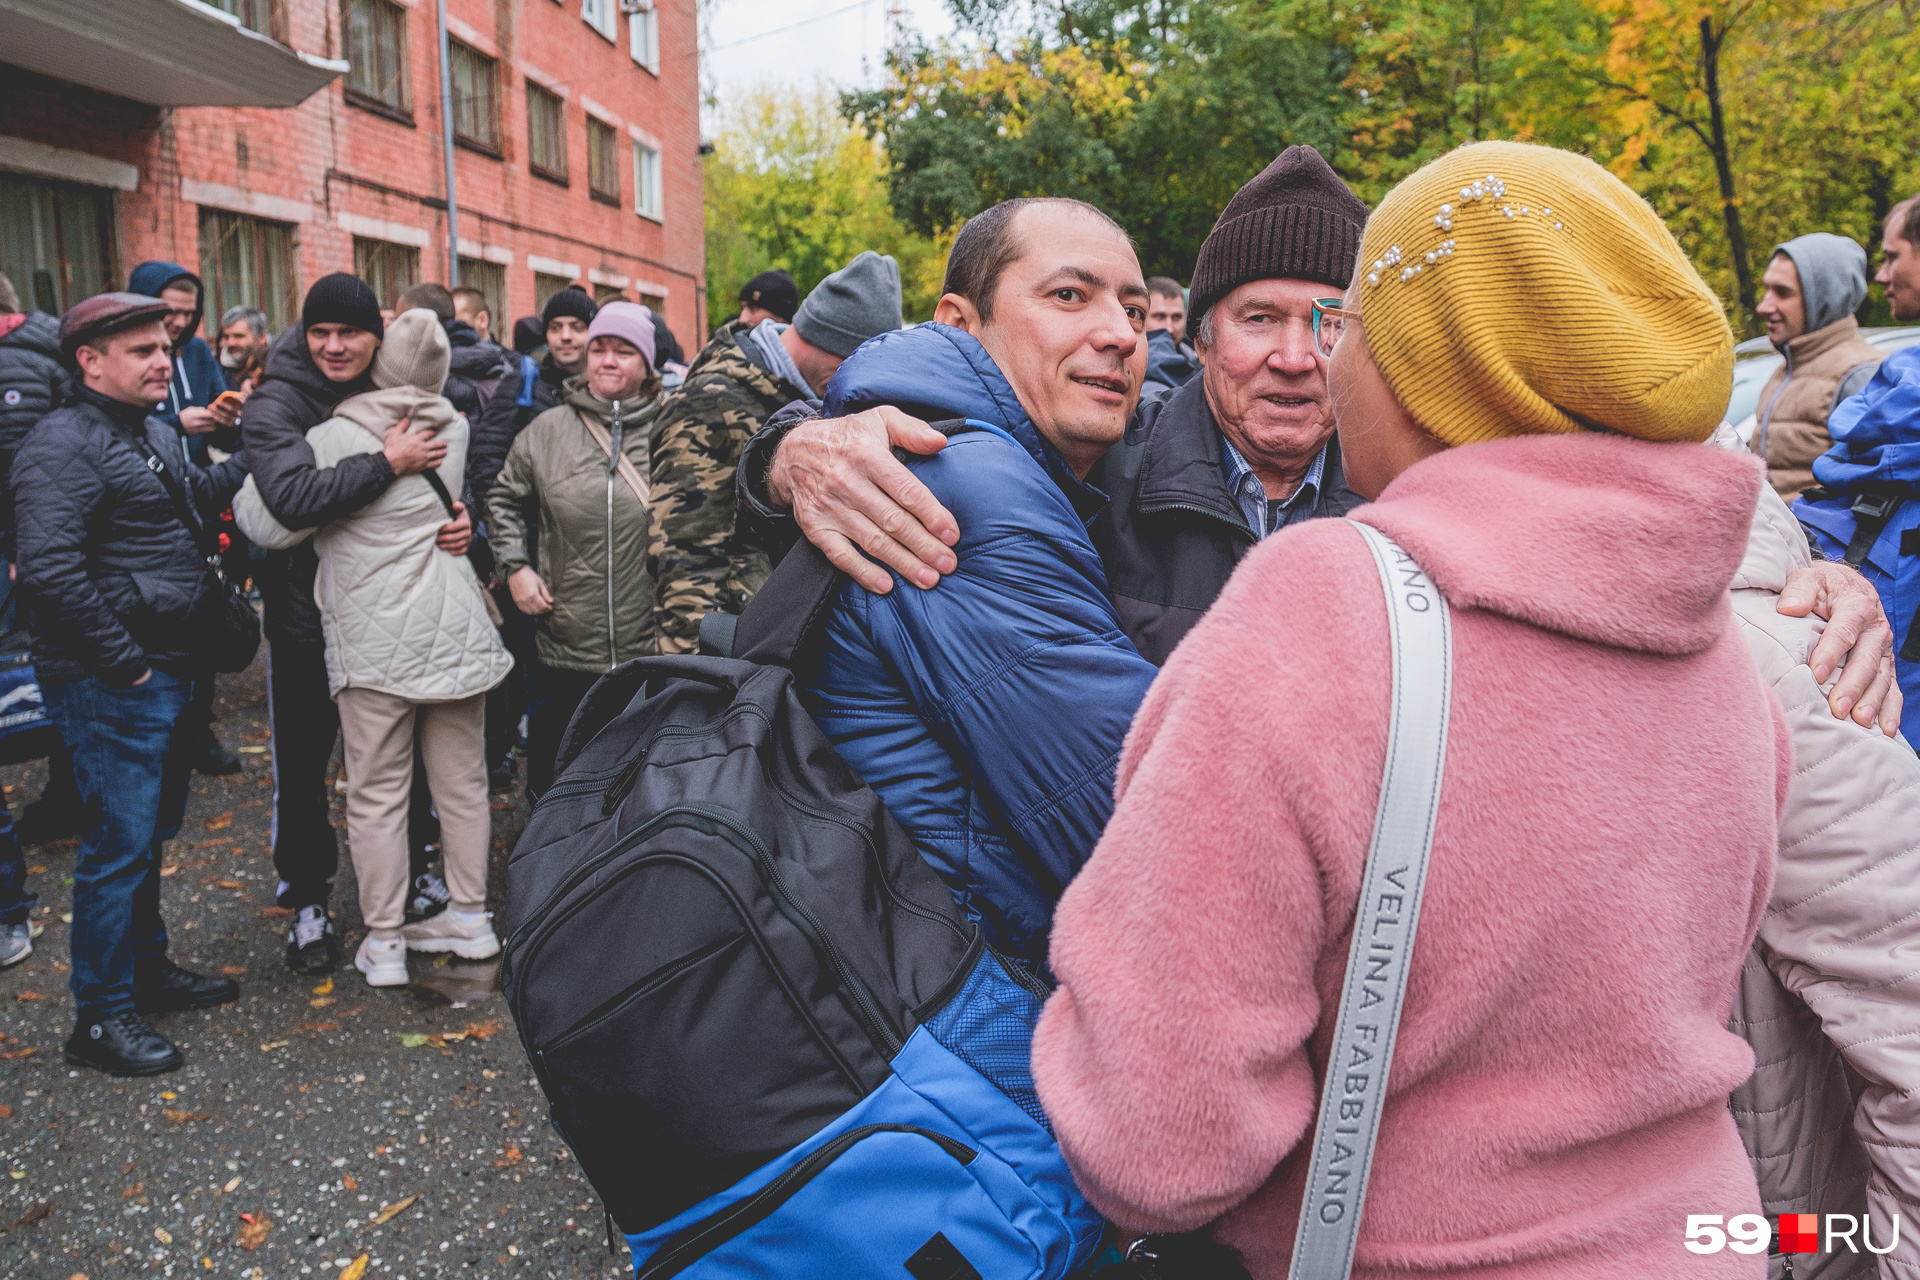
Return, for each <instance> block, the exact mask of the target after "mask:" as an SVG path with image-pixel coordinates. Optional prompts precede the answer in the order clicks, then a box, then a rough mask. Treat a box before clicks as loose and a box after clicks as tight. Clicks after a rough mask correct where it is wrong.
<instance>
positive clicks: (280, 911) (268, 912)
mask: <svg viewBox="0 0 1920 1280" xmlns="http://www.w3.org/2000/svg"><path fill="white" fill-rule="evenodd" d="M260 914H261V915H263V916H290V915H292V914H293V908H292V907H262V908H260Z"/></svg>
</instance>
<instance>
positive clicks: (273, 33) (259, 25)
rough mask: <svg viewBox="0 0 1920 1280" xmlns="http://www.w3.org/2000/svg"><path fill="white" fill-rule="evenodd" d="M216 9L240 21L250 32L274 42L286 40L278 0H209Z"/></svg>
mask: <svg viewBox="0 0 1920 1280" xmlns="http://www.w3.org/2000/svg"><path fill="white" fill-rule="evenodd" d="M207 2H208V3H209V4H211V5H212V6H213V7H214V8H216V9H219V10H221V11H222V12H225V13H230V14H232V15H233V16H234V17H236V18H238V19H240V25H241V26H243V27H245V28H247V30H249V31H258V32H259V33H260V34H261V35H263V36H268V37H270V38H272V39H274V40H284V38H285V37H284V35H283V29H282V27H281V24H280V18H281V15H280V12H279V10H280V4H279V2H278V0H207Z"/></svg>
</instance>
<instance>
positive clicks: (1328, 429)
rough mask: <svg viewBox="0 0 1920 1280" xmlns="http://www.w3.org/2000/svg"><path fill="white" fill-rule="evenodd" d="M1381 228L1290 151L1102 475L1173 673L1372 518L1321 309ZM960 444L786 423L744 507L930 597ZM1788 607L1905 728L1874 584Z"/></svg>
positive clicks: (1809, 594)
mask: <svg viewBox="0 0 1920 1280" xmlns="http://www.w3.org/2000/svg"><path fill="white" fill-rule="evenodd" d="M1366 220H1367V207H1366V205H1365V204H1364V203H1362V202H1361V200H1360V199H1359V197H1357V196H1355V195H1354V194H1353V193H1352V192H1351V191H1349V190H1348V189H1347V187H1346V184H1345V183H1343V182H1342V181H1341V180H1340V178H1339V176H1338V175H1337V174H1335V173H1334V171H1333V169H1332V168H1331V167H1330V166H1329V165H1328V164H1327V162H1326V161H1325V160H1324V159H1322V158H1321V156H1320V154H1319V153H1318V152H1316V151H1315V150H1313V149H1312V148H1311V147H1289V148H1287V150H1286V151H1284V152H1282V153H1281V154H1280V156H1279V157H1278V158H1277V159H1275V160H1274V161H1273V163H1272V164H1270V165H1268V166H1267V167H1266V169H1264V170H1263V171H1261V173H1260V174H1259V175H1257V176H1256V177H1255V178H1254V179H1253V180H1252V181H1250V182H1248V183H1247V184H1246V185H1245V186H1244V187H1242V188H1241V189H1240V190H1239V191H1238V192H1236V193H1235V194H1234V197H1233V199H1232V200H1231V201H1229V202H1228V204H1227V207H1226V208H1225V209H1224V210H1222V211H1221V214H1220V218H1219V220H1218V221H1217V222H1216V223H1215V224H1214V227H1213V230H1212V231H1211V232H1210V233H1209V234H1208V236H1207V239H1206V241H1205V242H1204V243H1203V244H1202V245H1201V246H1200V253H1199V256H1198V259H1197V261H1196V263H1195V266H1194V274H1193V286H1192V291H1191V298H1190V300H1189V311H1190V314H1191V316H1192V319H1191V321H1190V322H1189V326H1188V331H1189V332H1190V333H1191V334H1192V335H1193V338H1194V343H1195V346H1196V348H1197V349H1198V351H1199V353H1200V357H1201V361H1202V364H1203V371H1202V376H1201V377H1199V378H1196V379H1194V380H1193V381H1191V382H1189V383H1187V384H1186V385H1185V386H1183V387H1181V388H1179V389H1178V390H1176V391H1174V392H1172V393H1171V394H1169V395H1165V396H1163V397H1159V398H1151V399H1147V400H1145V401H1144V402H1143V403H1142V404H1141V405H1140V406H1139V409H1138V411H1137V412H1136V413H1135V414H1134V417H1133V420H1132V421H1131V422H1130V423H1129V424H1128V428H1127V432H1126V435H1125V437H1124V438H1123V439H1122V440H1121V441H1120V443H1118V444H1116V445H1114V446H1113V447H1112V448H1111V449H1110V450H1109V451H1108V452H1107V454H1106V455H1105V457H1103V458H1102V459H1101V460H1100V461H1099V462H1098V463H1096V464H1095V465H1094V467H1093V470H1092V471H1091V472H1090V473H1089V474H1088V476H1087V482H1088V483H1089V484H1091V485H1093V486H1095V487H1097V488H1098V489H1100V490H1102V491H1103V492H1104V493H1105V494H1106V495H1107V496H1108V497H1109V498H1110V500H1111V501H1110V503H1109V505H1108V506H1107V508H1106V509H1105V510H1104V511H1102V512H1101V514H1100V515H1099V516H1098V517H1097V518H1096V519H1095V521H1094V523H1093V524H1092V526H1091V532H1092V534H1093V539H1094V545H1095V546H1096V547H1097V548H1098V550H1099V552H1100V559H1101V562H1102V564H1103V565H1104V567H1105V569H1106V575H1107V583H1108V587H1109V590H1110V591H1111V593H1112V596H1113V600H1114V604H1115V605H1116V607H1117V609H1118V612H1119V615H1120V619H1121V623H1122V625H1123V626H1124V627H1125V628H1126V631H1127V635H1128V637H1129V638H1130V639H1131V640H1132V641H1133V643H1134V645H1135V647H1136V648H1138V649H1139V650H1140V652H1141V653H1142V654H1143V655H1144V656H1145V657H1146V658H1147V659H1148V660H1149V661H1151V662H1154V663H1155V664H1159V663H1163V662H1165V661H1166V659H1167V657H1168V655H1169V654H1171V653H1172V652H1173V649H1174V646H1175V645H1177V644H1178V643H1179V642H1180V639H1181V637H1182V636H1184V635H1185V634H1186V633H1187V631H1188V630H1189V629H1191V628H1192V626H1193V624H1194V623H1195V622H1197V621H1199V619H1200V616H1201V615H1202V614H1203V613H1205V612H1206V610H1207V609H1208V608H1209V607H1210V606H1211V605H1212V603H1213V601H1214V599H1215V598H1216V597H1217V596H1218V595H1219V593H1220V590H1221V588H1222V587H1224V586H1225V585H1226V581H1227V578H1228V576H1229V575H1230V574H1231V573H1232V572H1233V569H1234V566H1235V565H1237V564H1238V563H1239V561H1240V559H1241V558H1242V557H1243V556H1245V555H1246V553H1247V552H1248V551H1249V550H1251V549H1252V548H1253V546H1254V545H1255V544H1256V543H1258V542H1259V541H1260V540H1261V539H1262V538H1265V537H1267V536H1269V535H1270V534H1272V533H1273V532H1274V531H1275V530H1278V529H1281V528H1284V527H1286V526H1287V525H1290V524H1294V523H1296V522H1298V521H1301V520H1307V519H1314V518H1318V517H1321V516H1338V515H1343V514H1345V513H1346V512H1347V511H1348V510H1349V509H1351V508H1352V507H1354V506H1357V505H1359V503H1360V501H1361V499H1360V498H1359V497H1357V496H1356V495H1355V494H1354V493H1353V492H1352V491H1351V490H1349V489H1348V488H1347V485H1346V480H1345V474H1344V471H1343V469H1342V467H1341V462H1340V447H1339V442H1338V440H1337V439H1336V438H1335V436H1334V419H1333V413H1332V411H1331V409H1330V407H1329V405H1328V401H1327V383H1326V372H1325V362H1324V360H1323V359H1322V358H1321V357H1319V356H1318V354H1317V350H1318V349H1317V347H1316V344H1315V332H1314V326H1315V316H1316V314H1317V310H1316V307H1315V303H1317V302H1319V303H1325V304H1326V305H1328V306H1337V305H1338V302H1339V296H1340V295H1341V294H1343V293H1344V292H1345V291H1346V288H1347V286H1348V284H1349V283H1351V281H1352V279H1353V270H1354V262H1355V258H1356V256H1357V254H1358V252H1359V246H1360V236H1361V231H1362V228H1363V227H1364V226H1365V224H1366ZM796 421H797V422H798V425H796ZM945 443H946V438H945V437H944V436H942V435H941V434H940V433H939V432H937V431H934V430H932V429H931V428H929V427H928V426H927V425H926V424H925V423H923V422H920V421H918V420H916V419H914V418H912V417H909V416H908V415H906V414H904V413H902V412H900V411H899V410H897V409H893V408H885V407H883V408H877V409H870V410H868V411H866V412H864V413H860V414H855V415H852V416H849V417H845V418H838V419H833V420H823V421H805V420H804V419H801V418H798V417H797V416H796V415H791V414H782V415H778V416H777V417H776V418H775V420H774V421H773V422H772V423H771V424H770V425H769V426H768V427H767V428H766V429H765V430H763V431H762V432H761V433H760V434H759V435H757V436H756V437H754V439H753V440H752V441H751V442H750V443H749V444H748V446H747V449H746V451H745V453H744V455H743V456H742V458H741V464H740V468H739V488H740V499H741V502H742V503H743V504H744V505H746V506H749V507H751V508H752V509H754V510H755V511H756V512H757V513H758V514H759V515H760V516H761V517H762V518H763V521H764V522H765V523H764V524H763V528H764V529H766V530H768V531H769V532H768V534H767V536H768V537H769V538H770V539H771V540H778V539H780V538H782V537H792V536H795V534H796V533H797V534H798V535H801V536H804V537H806V538H807V539H808V540H809V541H811V542H813V543H814V544H815V545H817V546H818V547H819V548H820V549H821V550H822V551H823V552H825V553H826V555H827V557H828V558H829V559H830V560H832V561H833V563H834V564H835V565H837V566H839V567H840V568H841V569H842V570H844V571H845V572H846V573H848V574H849V575H850V576H852V577H853V578H854V579H855V580H856V581H858V582H860V583H861V584H862V585H863V586H865V587H867V589H868V590H870V591H874V592H885V591H888V590H890V589H891V588H892V578H891V576H890V574H889V572H888V571H889V569H891V570H893V571H894V572H897V573H899V574H900V576H901V577H903V578H904V579H906V580H907V581H909V582H912V583H914V584H916V585H917V586H920V587H922V588H928V589H930V588H933V587H935V586H936V585H937V584H938V583H939V581H940V577H941V575H943V574H948V573H952V572H954V570H955V569H956V568H957V567H958V566H957V563H956V561H955V558H954V555H953V553H952V551H951V550H949V548H950V547H951V546H952V545H953V544H954V543H955V541H956V540H957V539H958V537H959V531H958V529H957V528H956V527H955V524H954V521H953V517H952V516H951V515H950V514H949V513H948V512H947V511H946V510H945V508H943V507H941V506H940V504H939V503H937V502H935V501H933V499H932V497H931V495H929V494H928V493H927V491H926V488H925V486H923V485H921V484H920V483H919V482H918V481H916V480H915V479H914V478H913V477H912V475H911V474H910V473H909V472H908V470H907V469H906V468H905V467H904V466H902V465H901V464H900V463H899V461H898V460H897V459H896V458H895V457H894V456H893V453H892V450H893V449H894V448H901V449H905V450H907V451H908V452H912V453H921V454H929V453H935V452H937V451H939V450H940V449H941V448H942V447H943V446H944V445H945ZM789 514H790V515H791V517H792V519H791V522H789V521H788V520H787V519H786V517H787V516H788V515H789ZM772 549H773V550H775V551H779V550H783V549H784V548H780V547H775V548H772ZM776 559H777V556H776ZM1781 609H1782V611H1783V612H1791V613H1797V614H1800V615H1804V614H1806V613H1807V612H1809V611H1817V612H1819V613H1820V614H1821V615H1822V616H1823V617H1827V618H1829V620H1830V622H1829V625H1828V627H1827V629H1826V632H1825V634H1824V635H1823V637H1822V639H1821V641H1820V647H1819V648H1818V649H1817V650H1815V652H1814V654H1813V655H1812V660H1811V665H1812V667H1813V669H1814V673H1815V675H1816V676H1818V677H1819V678H1820V679H1822V680H1825V679H1826V677H1827V676H1828V675H1829V674H1831V673H1832V671H1833V669H1834V668H1835V667H1836V666H1838V665H1839V664H1840V662H1841V660H1842V659H1843V658H1846V657H1848V650H1849V648H1850V647H1851V646H1853V645H1855V644H1856V643H1857V644H1858V645H1859V648H1858V650H1857V651H1856V652H1854V653H1853V654H1852V655H1851V657H1852V660H1850V661H1848V662H1847V664H1846V669H1845V670H1844V671H1843V672H1842V673H1841V676H1840V679H1839V680H1838V681H1837V682H1836V683H1835V685H1834V687H1833V689H1832V690H1831V706H1832V708H1833V711H1834V714H1835V715H1836V716H1845V715H1848V714H1849V713H1851V714H1852V716H1853V718H1854V719H1856V720H1858V721H1859V722H1860V723H1861V724H1871V723H1873V722H1874V720H1875V718H1876V716H1878V718H1879V720H1880V723H1881V724H1882V725H1883V726H1886V727H1888V728H1889V730H1891V729H1892V728H1895V727H1897V725H1898V721H1899V712H1900V694H1899V690H1898V689H1897V688H1896V687H1895V686H1894V685H1893V678H1892V671H1893V668H1892V660H1891V659H1892V649H1891V645H1890V644H1889V641H1890V639H1891V634H1892V632H1891V629H1890V628H1889V627H1888V625H1887V622H1886V618H1885V615H1884V613H1883V612H1882V610H1881V608H1880V605H1879V599H1878V597H1877V596H1876V595H1875V594H1874V592H1873V590H1872V588H1871V587H1870V586H1868V584H1867V583H1866V581H1865V580H1864V579H1862V578H1860V576H1859V575H1858V574H1855V573H1852V572H1850V571H1848V570H1847V569H1846V568H1845V567H1844V566H1840V565H1833V564H1828V563H1818V564H1815V565H1814V566H1813V567H1812V568H1810V569H1802V570H1799V571H1798V572H1797V573H1796V574H1795V575H1794V576H1793V577H1792V578H1790V579H1789V580H1788V583H1787V587H1786V590H1785V591H1783V592H1782V593H1781Z"/></svg>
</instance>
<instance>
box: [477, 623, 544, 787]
mask: <svg viewBox="0 0 1920 1280" xmlns="http://www.w3.org/2000/svg"><path fill="white" fill-rule="evenodd" d="M494 599H495V602H496V603H498V604H499V606H500V615H501V617H502V618H503V619H504V621H503V622H502V623H501V626H500V640H501V642H502V643H503V644H505V645H506V646H507V652H508V653H510V654H512V655H513V670H511V671H509V672H507V678H506V679H505V680H502V681H501V682H500V683H499V684H497V685H495V686H493V688H492V689H490V690H488V691H487V772H489V773H492V772H494V771H495V770H497V769H499V768H500V766H501V765H504V764H505V763H506V762H507V753H508V752H509V751H511V750H513V744H514V741H515V739H517V738H518V737H519V725H520V717H521V716H524V715H526V714H527V703H528V700H529V694H530V692H531V689H532V683H533V682H532V674H533V667H534V663H535V661H536V660H537V656H538V655H537V652H536V649H535V646H534V639H533V619H532V618H529V617H527V615H526V614H524V613H521V612H520V611H519V610H518V609H516V608H514V607H513V598H512V597H511V596H510V595H508V594H507V592H505V591H498V592H495V593H494Z"/></svg>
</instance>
